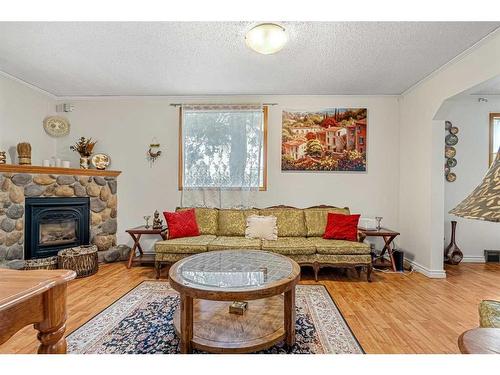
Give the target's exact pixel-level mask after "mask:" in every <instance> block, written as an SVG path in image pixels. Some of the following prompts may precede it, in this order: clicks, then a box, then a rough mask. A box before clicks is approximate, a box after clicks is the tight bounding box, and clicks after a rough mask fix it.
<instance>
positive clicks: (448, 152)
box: [444, 121, 458, 182]
mask: <svg viewBox="0 0 500 375" xmlns="http://www.w3.org/2000/svg"><path fill="white" fill-rule="evenodd" d="M444 124H445V129H446V131H447V132H448V134H447V135H446V137H445V139H444V142H445V144H446V146H445V149H444V157H445V163H444V176H445V178H446V181H448V182H454V181H455V180H456V179H457V175H456V174H455V173H454V172H452V171H451V169H452V168H454V167H456V166H457V159H455V156H456V154H457V150H456V149H455V147H454V146H455V145H456V144H457V143H458V136H457V134H458V128H457V127H456V126H453V124H452V123H451V121H445V122H444Z"/></svg>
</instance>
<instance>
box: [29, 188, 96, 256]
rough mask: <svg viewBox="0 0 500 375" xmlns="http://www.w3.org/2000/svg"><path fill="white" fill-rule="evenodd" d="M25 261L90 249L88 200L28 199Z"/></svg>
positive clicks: (71, 198) (76, 198) (86, 198)
mask: <svg viewBox="0 0 500 375" xmlns="http://www.w3.org/2000/svg"><path fill="white" fill-rule="evenodd" d="M25 211H26V216H25V229H24V258H25V259H36V258H46V257H49V256H53V255H57V252H58V251H59V250H61V249H66V248H68V247H74V246H80V245H88V244H89V237H90V199H89V198H88V197H82V198H80V197H64V198H63V197H60V198H26V201H25Z"/></svg>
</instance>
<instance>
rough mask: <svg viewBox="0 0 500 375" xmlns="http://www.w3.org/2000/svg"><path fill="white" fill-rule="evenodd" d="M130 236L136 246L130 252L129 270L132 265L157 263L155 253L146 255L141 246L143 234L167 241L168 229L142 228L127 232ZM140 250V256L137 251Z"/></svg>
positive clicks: (164, 227)
mask: <svg viewBox="0 0 500 375" xmlns="http://www.w3.org/2000/svg"><path fill="white" fill-rule="evenodd" d="M126 232H127V233H128V234H130V237H132V239H133V240H134V246H133V247H132V250H130V255H129V257H128V263H127V268H130V267H132V263H150V264H154V263H155V255H154V252H153V253H152V254H144V250H143V249H142V246H141V244H140V242H139V241H140V240H141V237H142V235H143V234H152V235H160V236H161V238H162V239H163V240H166V239H167V227H166V226H163V227H162V228H161V229H153V227H149V228H146V227H145V226H140V227H136V228H132V229H128V230H127V231H126ZM136 250H139V255H136V253H135V251H136Z"/></svg>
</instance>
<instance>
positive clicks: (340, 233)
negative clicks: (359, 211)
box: [323, 213, 360, 241]
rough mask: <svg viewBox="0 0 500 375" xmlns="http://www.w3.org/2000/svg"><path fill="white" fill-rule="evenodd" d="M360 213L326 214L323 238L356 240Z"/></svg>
mask: <svg viewBox="0 0 500 375" xmlns="http://www.w3.org/2000/svg"><path fill="white" fill-rule="evenodd" d="M359 217H360V215H342V214H332V213H329V214H328V221H327V223H326V228H325V234H323V238H326V239H330V240H347V241H357V240H358V221H359Z"/></svg>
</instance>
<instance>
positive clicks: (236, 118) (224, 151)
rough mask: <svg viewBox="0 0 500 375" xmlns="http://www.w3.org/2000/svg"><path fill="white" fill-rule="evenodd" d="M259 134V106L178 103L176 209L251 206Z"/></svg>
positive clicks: (257, 178)
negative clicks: (179, 155) (179, 175)
mask: <svg viewBox="0 0 500 375" xmlns="http://www.w3.org/2000/svg"><path fill="white" fill-rule="evenodd" d="M263 132H264V129H263V108H262V105H183V106H182V138H181V140H182V156H183V163H182V168H183V170H182V176H183V190H182V202H181V204H182V206H183V207H218V208H242V207H251V206H254V205H255V198H256V194H257V192H258V190H259V186H260V184H261V164H262V155H263V152H262V146H263Z"/></svg>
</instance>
